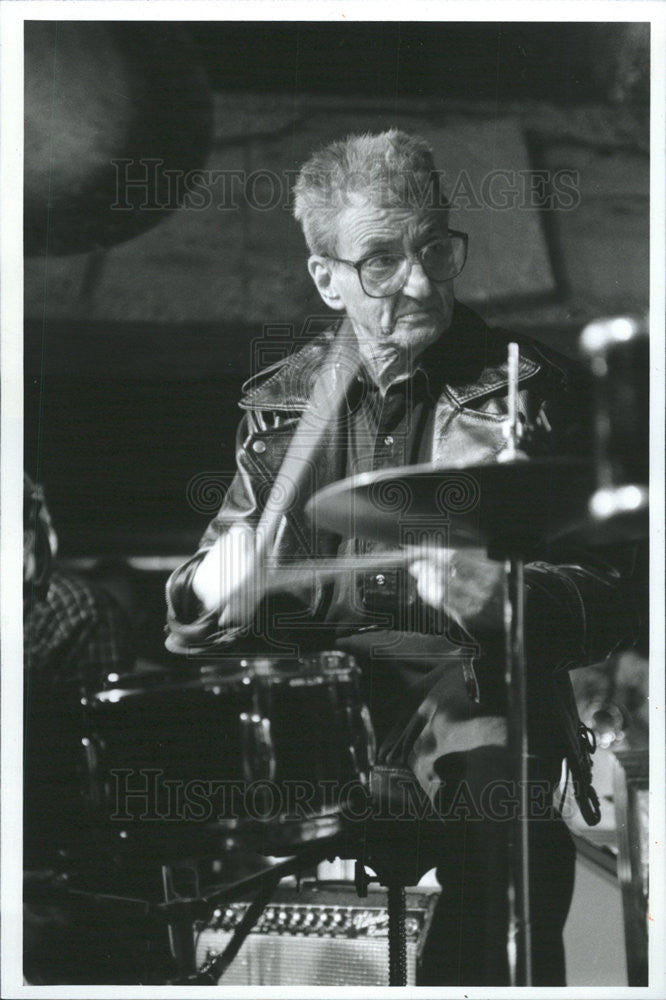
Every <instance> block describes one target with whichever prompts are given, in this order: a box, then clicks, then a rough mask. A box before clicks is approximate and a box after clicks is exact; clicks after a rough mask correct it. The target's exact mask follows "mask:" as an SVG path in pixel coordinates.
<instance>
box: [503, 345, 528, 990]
mask: <svg viewBox="0 0 666 1000" xmlns="http://www.w3.org/2000/svg"><path fill="white" fill-rule="evenodd" d="M518 366H519V350H518V344H515V343H511V344H509V366H508V374H509V385H508V407H509V413H508V419H507V423H506V430H505V433H506V438H507V443H506V447H505V448H504V450H503V451H502V452H501V453H500V455H499V456H498V461H500V462H507V461H509V462H513V461H516V460H518V461H520V460H524V459H526V458H527V456H526V455H525V453H524V452H522V451H520V449H519V443H520V437H521V431H522V427H521V424H520V421H519V419H518ZM519 534H520V533H519V532H517V533H516V539H515V540H514V539H510V540H507V539H504V540H500V541H502V542H503V546H504V549H505V563H504V565H505V597H504V635H505V648H506V670H505V683H506V692H507V706H508V712H507V721H508V743H509V754H510V758H511V765H512V767H511V771H512V777H513V781H514V786H515V787H516V788H517V791H518V795H517V796H516V798H515V799H514V801H517V805H518V814H517V816H514V818H513V823H512V831H511V844H510V860H509V893H508V894H509V933H508V941H507V955H508V961H509V977H510V983H511V985H512V986H531V985H532V923H531V912H530V911H531V898H530V847H529V840H530V837H529V825H528V808H529V776H530V769H529V758H530V754H529V741H528V732H527V680H526V675H525V593H524V559H523V554H522V551H521V545H520V541H519Z"/></svg>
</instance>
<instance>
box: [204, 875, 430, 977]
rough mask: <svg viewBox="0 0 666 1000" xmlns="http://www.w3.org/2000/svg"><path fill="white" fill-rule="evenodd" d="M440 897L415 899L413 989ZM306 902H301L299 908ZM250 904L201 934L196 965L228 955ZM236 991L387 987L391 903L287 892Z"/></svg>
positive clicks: (339, 892)
mask: <svg viewBox="0 0 666 1000" xmlns="http://www.w3.org/2000/svg"><path fill="white" fill-rule="evenodd" d="M435 899H436V894H434V893H423V892H419V891H415V890H413V891H411V892H408V893H407V917H406V921H405V930H406V937H407V982H408V984H410V985H414V983H415V979H416V967H417V963H418V954H419V952H420V947H421V943H422V941H423V939H424V937H425V934H426V932H427V927H428V924H429V919H430V913H431V911H432V907H433V906H434V902H435ZM296 900H298V901H296ZM248 905H249V904H248V903H232V904H229V905H228V906H226V907H225V908H224V909H223V910H219V911H216V914H215V917H214V920H213V923H212V924H211V925H209V926H205V927H200V928H199V929H198V932H197V942H196V961H197V966H198V967H199V968H200V967H201V966H202V965H203V964H204V962H206V961H208V960H209V959H211V958H214V957H215V956H216V955H218V954H220V952H222V951H224V948H225V947H226V945H227V943H228V942H229V940H230V939H231V935H232V933H233V930H234V928H235V927H236V926H237V925H238V923H239V922H240V920H241V918H242V916H243V913H244V912H245V910H246V909H247V906H248ZM219 982H220V984H222V985H225V986H227V985H235V986H277V985H285V986H298V985H303V986H317V985H320V986H387V985H388V913H387V910H386V895H385V893H383V892H378V891H375V892H371V893H370V895H369V896H368V897H367V898H366V899H359V898H358V897H357V896H356V895H355V894H354V893H353V891H350V890H349V889H347V888H346V887H344V888H340V889H327V890H325V891H321V890H319V889H306V890H303V891H301V892H300V893H296V892H295V891H293V892H290V891H284V890H283V891H282V892H281V893H280V894H279V895H278V896H277V897H276V899H275V900H274V901H273V902H272V903H270V904H269V905H268V906H267V907H266V910H265V911H264V913H263V914H262V917H261V918H260V920H259V922H258V923H257V925H256V927H255V928H254V929H253V930H252V933H251V934H250V935H249V936H248V937H247V939H246V940H245V941H244V943H243V945H242V947H241V949H240V951H239V953H238V955H237V956H236V958H235V959H234V961H233V962H232V964H231V965H230V966H229V968H228V969H227V971H226V972H225V974H224V976H223V978H221V979H220V980H219Z"/></svg>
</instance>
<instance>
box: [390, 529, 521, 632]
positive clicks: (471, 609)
mask: <svg viewBox="0 0 666 1000" xmlns="http://www.w3.org/2000/svg"><path fill="white" fill-rule="evenodd" d="M409 572H410V573H411V574H412V576H413V577H414V578H415V579H416V588H417V590H418V592H419V596H420V597H421V600H423V601H425V602H426V604H430V605H431V606H432V607H434V608H438V609H439V608H443V609H444V610H445V611H446V612H447V614H448V615H449V616H450V617H451V618H453V619H454V621H456V622H457V623H458V624H459V625H462V626H463V628H465V629H467V630H468V631H469V632H471V633H472V634H474V632H475V630H479V631H486V632H487V631H499V630H500V629H501V628H502V623H503V620H504V566H503V564H502V563H499V562H495V561H493V560H492V559H488V557H487V556H486V554H485V552H484V551H483V550H482V549H447V548H435V547H433V548H426V549H425V550H424V554H423V557H422V558H421V557H419V558H418V559H416V560H415V561H414V562H413V563H412V564H411V565H410V567H409Z"/></svg>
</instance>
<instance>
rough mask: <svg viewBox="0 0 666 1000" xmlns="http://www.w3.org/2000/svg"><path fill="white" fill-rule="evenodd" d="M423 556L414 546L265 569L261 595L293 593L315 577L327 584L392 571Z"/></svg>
mask: <svg viewBox="0 0 666 1000" xmlns="http://www.w3.org/2000/svg"><path fill="white" fill-rule="evenodd" d="M419 554H420V555H423V552H422V550H421V549H419V548H418V546H406V547H405V548H404V549H391V550H389V551H386V552H373V553H370V554H368V555H365V556H360V557H359V556H342V557H340V558H339V559H313V560H311V561H310V562H299V563H287V564H286V565H283V566H276V567H275V568H271V567H270V566H268V567H266V572H267V575H266V581H265V584H264V587H263V588H262V589H263V593H265V594H270V593H275V592H277V591H280V590H282V591H297V590H299V589H300V588H301V587H302V586H303V585H304V584H307V579H306V577H307V576H308V575H309V576H315V577H316V579H317V581H318V582H319V583H330V582H331V581H332V580H334V579H335V577H336V576H340V575H342V574H344V573H353V572H361V573H374V572H377V571H378V570H383V569H386V570H388V569H396V568H399V567H401V566H406V565H407V564H408V563H410V562H413V561H414V559H416V558H417V557H418V555H419Z"/></svg>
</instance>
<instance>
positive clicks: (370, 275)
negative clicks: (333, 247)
mask: <svg viewBox="0 0 666 1000" xmlns="http://www.w3.org/2000/svg"><path fill="white" fill-rule="evenodd" d="M467 244H468V236H467V233H460V232H458V231H457V230H454V229H450V230H449V232H448V234H447V236H446V237H445V238H443V239H438V240H433V241H432V242H431V243H427V244H426V245H425V246H423V247H421V249H420V250H417V251H416V253H411V254H406V253H398V252H395V251H384V252H382V253H373V254H370V255H369V256H368V257H363V258H362V259H361V260H345V259H344V258H343V257H331V256H330V255H327V256H328V259H329V260H335V261H337V262H338V263H339V264H348V265H349V267H353V268H355V270H356V271H357V273H358V277H359V281H360V282H361V287H362V289H363V291H364V292H365V294H366V295H369V296H370V297H371V298H373V299H381V298H384V297H385V296H387V295H395V293H396V292H399V291H400V289H401V288H404V286H405V285H406V284H407V281H408V279H409V275H410V273H411V265H412V264H413V263H414V261H416V260H418V262H419V263H420V265H421V267H422V268H423V270H424V271H425V273H426V274H427V276H428V277H429V278H430V280H431V281H434V282H440V281H450V280H451V279H452V278H455V277H457V275H459V274H460V272H461V271H462V269H463V267H464V266H465V261H466V260H467Z"/></svg>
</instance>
